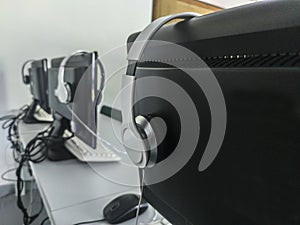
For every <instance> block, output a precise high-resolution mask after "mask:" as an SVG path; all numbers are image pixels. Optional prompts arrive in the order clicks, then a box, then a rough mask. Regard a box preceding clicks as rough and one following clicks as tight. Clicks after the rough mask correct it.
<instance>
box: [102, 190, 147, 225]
mask: <svg viewBox="0 0 300 225" xmlns="http://www.w3.org/2000/svg"><path fill="white" fill-rule="evenodd" d="M138 204H139V196H137V195H135V194H125V195H122V196H119V197H117V198H115V199H114V200H112V201H111V202H110V203H108V204H107V206H105V208H104V209H103V215H104V218H105V220H106V221H107V222H108V223H110V224H116V223H122V222H124V221H126V220H130V219H132V218H134V217H135V216H136V211H137V208H138ZM147 208H148V203H147V202H146V201H145V200H144V199H142V202H141V205H140V212H139V215H140V214H142V213H143V212H145V211H146V209H147Z"/></svg>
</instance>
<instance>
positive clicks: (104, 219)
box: [73, 219, 105, 225]
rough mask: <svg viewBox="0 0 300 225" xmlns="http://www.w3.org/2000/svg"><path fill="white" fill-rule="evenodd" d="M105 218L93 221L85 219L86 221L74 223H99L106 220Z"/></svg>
mask: <svg viewBox="0 0 300 225" xmlns="http://www.w3.org/2000/svg"><path fill="white" fill-rule="evenodd" d="M104 221H105V219H101V220H92V221H85V222H80V223H75V224H73V225H82V224H88V223H97V222H104Z"/></svg>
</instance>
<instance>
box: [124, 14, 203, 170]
mask: <svg viewBox="0 0 300 225" xmlns="http://www.w3.org/2000/svg"><path fill="white" fill-rule="evenodd" d="M196 16H199V14H197V13H191V12H186V13H179V14H174V15H170V16H165V17H161V18H159V19H156V20H155V21H153V22H152V23H151V24H149V25H148V26H147V27H146V28H145V29H144V30H143V31H142V32H141V33H140V34H139V36H138V37H137V38H136V40H135V41H134V42H133V43H132V46H131V48H130V50H129V52H128V56H127V60H128V69H127V72H126V74H125V75H123V77H122V90H123V91H124V93H123V94H122V96H121V107H122V120H123V122H122V130H121V132H122V133H121V137H122V141H123V145H124V147H125V149H126V151H127V153H128V155H129V157H130V159H131V160H132V161H133V163H134V164H135V165H136V166H138V167H140V168H145V167H152V166H154V165H155V164H156V162H157V155H158V153H157V140H156V136H155V133H154V130H153V127H152V126H151V124H150V122H149V121H148V120H147V119H146V118H145V117H144V116H141V115H138V116H136V117H135V116H134V113H133V105H134V93H135V79H136V77H135V70H136V66H137V63H138V62H139V61H140V60H141V57H142V55H143V53H144V50H145V48H146V46H147V44H148V42H149V41H150V40H151V38H152V37H153V36H154V35H155V34H156V32H157V31H158V30H159V29H160V28H161V27H162V26H164V25H165V24H166V23H168V22H170V21H171V20H174V19H190V18H193V17H196ZM129 67H130V69H129Z"/></svg>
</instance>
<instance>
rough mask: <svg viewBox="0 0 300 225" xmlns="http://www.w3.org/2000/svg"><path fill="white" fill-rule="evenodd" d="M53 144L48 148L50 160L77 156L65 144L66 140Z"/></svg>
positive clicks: (61, 159) (62, 159)
mask: <svg viewBox="0 0 300 225" xmlns="http://www.w3.org/2000/svg"><path fill="white" fill-rule="evenodd" d="M52 144H53V146H51V147H50V148H48V150H47V158H48V159H49V160H50V161H64V160H68V159H75V158H76V157H75V156H74V155H72V153H71V152H70V151H69V150H68V149H67V148H66V147H65V146H64V142H63V143H62V142H58V143H52Z"/></svg>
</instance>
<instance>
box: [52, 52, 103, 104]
mask: <svg viewBox="0 0 300 225" xmlns="http://www.w3.org/2000/svg"><path fill="white" fill-rule="evenodd" d="M85 54H89V52H87V51H82V50H79V51H76V52H73V53H72V54H71V55H69V56H67V57H65V58H64V59H63V60H62V62H61V63H60V65H59V69H58V77H57V79H58V80H57V87H56V89H55V95H56V96H57V98H58V100H59V101H60V102H61V103H65V104H66V103H69V102H70V100H71V98H72V95H71V87H70V85H69V84H68V83H67V82H65V81H64V77H65V67H66V64H67V62H68V61H69V60H70V59H71V58H72V57H73V56H76V55H85ZM92 54H93V56H92V71H93V72H94V71H95V68H96V60H97V64H98V65H99V67H100V70H101V83H100V89H99V94H98V96H97V104H98V103H100V102H101V99H102V90H103V87H104V82H105V80H104V77H105V76H104V66H103V64H102V63H101V62H100V60H99V59H97V54H96V52H92Z"/></svg>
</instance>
